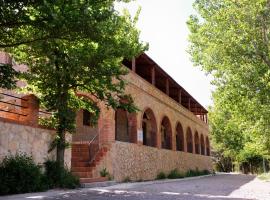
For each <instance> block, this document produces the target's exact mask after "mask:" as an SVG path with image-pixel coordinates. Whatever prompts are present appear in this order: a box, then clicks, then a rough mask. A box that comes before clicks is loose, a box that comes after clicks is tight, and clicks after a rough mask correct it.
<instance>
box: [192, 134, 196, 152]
mask: <svg viewBox="0 0 270 200" xmlns="http://www.w3.org/2000/svg"><path fill="white" fill-rule="evenodd" d="M192 142H193V149H192V153H194V154H195V153H196V151H195V133H194V134H192Z"/></svg>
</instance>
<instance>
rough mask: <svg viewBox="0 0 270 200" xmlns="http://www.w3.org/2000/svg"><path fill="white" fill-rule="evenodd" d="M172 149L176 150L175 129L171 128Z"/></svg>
mask: <svg viewBox="0 0 270 200" xmlns="http://www.w3.org/2000/svg"><path fill="white" fill-rule="evenodd" d="M172 150H173V151H176V130H172Z"/></svg>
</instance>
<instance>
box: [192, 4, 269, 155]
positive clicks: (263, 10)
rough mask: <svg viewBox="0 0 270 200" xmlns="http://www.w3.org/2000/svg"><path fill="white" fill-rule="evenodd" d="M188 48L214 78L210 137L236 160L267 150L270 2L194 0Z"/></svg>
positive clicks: (199, 63)
mask: <svg viewBox="0 0 270 200" xmlns="http://www.w3.org/2000/svg"><path fill="white" fill-rule="evenodd" d="M194 8H195V9H196V10H197V12H198V13H199V16H195V15H194V16H191V17H190V19H189V21H188V22H187V24H188V26H189V29H190V32H191V33H190V36H189V40H190V48H189V52H190V54H191V56H192V61H193V62H194V64H195V65H197V66H200V67H201V68H202V69H203V70H204V71H205V72H207V73H210V74H212V75H213V77H214V81H213V84H215V85H216V87H217V90H216V91H215V92H214V95H213V97H214V108H212V109H211V111H210V122H211V128H212V141H213V142H214V143H215V144H216V148H217V149H219V150H222V151H223V152H224V154H227V155H231V156H232V157H234V158H237V159H238V160H245V159H246V158H248V157H249V156H255V155H259V156H267V155H270V152H269V149H270V148H269V147H270V142H269V139H270V123H269V116H270V54H269V50H270V43H269V37H270V32H269V30H270V1H269V0H254V1H249V0H237V1H236V0H235V1H232V0H197V1H195V3H194Z"/></svg>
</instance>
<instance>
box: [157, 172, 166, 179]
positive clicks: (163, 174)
mask: <svg viewBox="0 0 270 200" xmlns="http://www.w3.org/2000/svg"><path fill="white" fill-rule="evenodd" d="M166 178H167V176H166V174H165V173H164V172H159V173H158V175H157V178H156V179H157V180H161V179H166Z"/></svg>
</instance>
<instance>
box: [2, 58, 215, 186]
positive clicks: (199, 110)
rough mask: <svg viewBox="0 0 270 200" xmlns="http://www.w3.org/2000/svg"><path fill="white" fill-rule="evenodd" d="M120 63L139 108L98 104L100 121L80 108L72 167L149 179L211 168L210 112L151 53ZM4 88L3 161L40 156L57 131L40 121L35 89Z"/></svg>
mask: <svg viewBox="0 0 270 200" xmlns="http://www.w3.org/2000/svg"><path fill="white" fill-rule="evenodd" d="M0 60H1V55H0ZM2 60H3V59H2ZM6 60H7V59H6ZM123 65H124V66H125V67H127V68H128V70H129V73H128V74H127V75H126V76H125V77H124V79H125V80H126V81H127V83H128V84H127V86H126V93H127V94H131V96H132V97H133V100H134V104H135V105H136V106H137V107H138V108H139V111H138V112H137V113H128V112H127V111H125V110H122V109H117V110H112V109H108V108H107V107H106V106H105V104H104V103H103V102H100V103H99V104H98V106H99V108H100V110H101V112H100V117H99V120H98V123H97V125H92V124H91V114H90V113H89V112H88V111H86V110H80V111H79V112H78V114H77V119H76V124H77V130H76V134H74V135H72V139H71V138H70V140H71V141H72V148H71V150H70V149H69V150H67V151H66V152H67V154H66V157H65V162H66V163H67V165H68V166H70V167H71V170H72V171H73V173H74V174H76V175H78V176H79V177H80V178H81V182H92V181H101V180H104V178H102V177H101V175H100V171H102V170H103V171H104V170H105V169H106V171H107V172H108V173H109V174H110V176H111V177H113V178H114V179H115V180H116V181H122V180H125V179H130V180H152V179H155V178H156V176H157V174H158V173H159V172H165V173H168V172H169V171H171V170H172V169H175V168H177V169H179V170H180V171H182V172H184V171H187V170H189V169H194V170H195V169H199V170H209V171H211V170H212V163H211V158H210V144H209V136H208V133H209V129H208V123H207V122H208V121H207V110H206V109H205V108H204V107H203V106H201V105H200V104H199V103H198V102H197V101H196V100H195V99H194V98H193V97H192V96H191V95H190V94H189V93H188V92H187V91H186V90H185V89H184V88H182V87H181V86H180V85H179V84H177V83H176V82H175V81H174V80H173V79H172V78H171V77H170V76H169V75H168V74H167V73H166V72H165V71H164V70H163V69H162V68H160V67H159V66H158V65H157V64H156V63H155V62H154V61H153V60H152V59H151V58H149V57H148V56H147V55H146V54H142V55H140V56H139V57H138V58H136V59H133V60H132V61H127V60H124V61H123ZM1 94H2V99H1V102H0V124H1V126H0V159H1V158H2V157H3V156H5V155H6V154H8V152H12V153H14V152H16V151H23V152H26V153H29V154H31V155H33V157H34V158H35V160H36V161H37V162H42V160H44V159H45V157H46V155H47V150H48V145H49V143H50V141H51V140H52V139H53V134H54V131H53V130H48V129H46V128H44V127H42V126H40V125H38V117H40V116H43V115H47V114H48V113H46V112H44V111H41V110H40V109H39V107H38V104H37V99H36V98H35V97H34V96H33V95H26V96H24V95H19V96H18V95H17V96H15V98H13V97H14V94H13V92H12V91H5V92H1ZM79 95H84V96H85V97H88V98H91V96H88V94H83V93H80V94H79ZM12 98H13V99H12ZM21 133H23V134H21ZM51 154H52V155H50V157H55V153H51Z"/></svg>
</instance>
